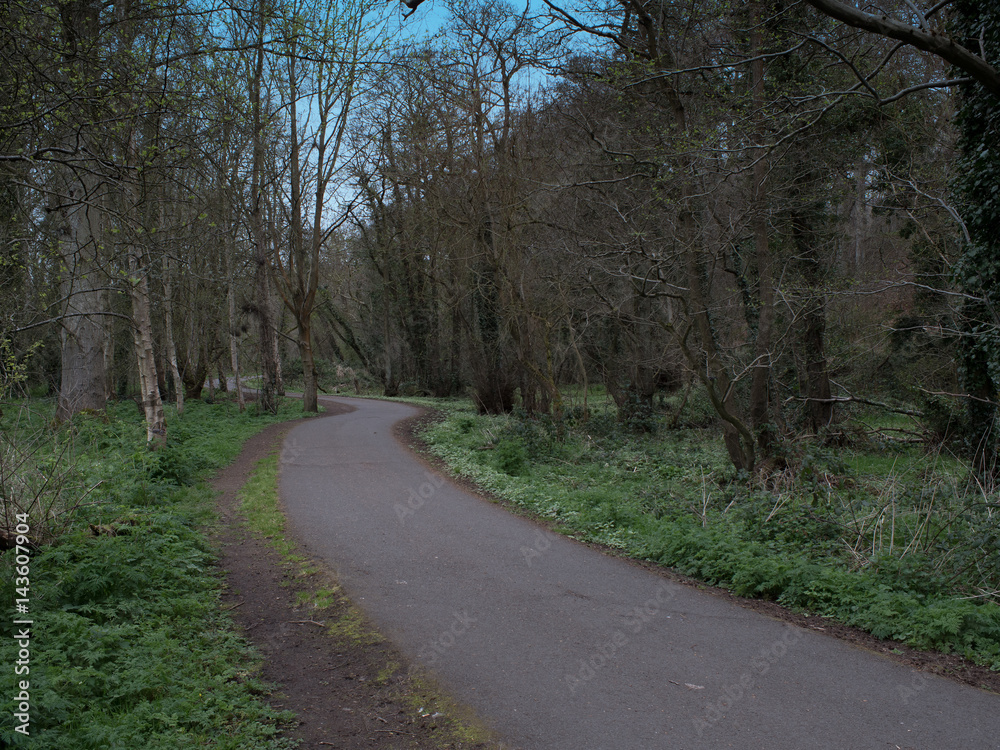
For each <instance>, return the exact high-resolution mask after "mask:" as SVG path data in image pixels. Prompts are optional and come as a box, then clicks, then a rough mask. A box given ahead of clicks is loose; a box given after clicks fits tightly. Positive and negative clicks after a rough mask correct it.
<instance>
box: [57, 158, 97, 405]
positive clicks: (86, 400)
mask: <svg viewBox="0 0 1000 750" xmlns="http://www.w3.org/2000/svg"><path fill="white" fill-rule="evenodd" d="M95 183H96V180H95V179H94V178H93V177H91V176H89V175H87V174H81V175H80V177H79V178H78V179H76V180H74V181H73V182H71V183H70V187H69V189H68V191H67V195H66V196H65V197H64V198H63V201H64V204H63V207H62V208H61V209H60V219H61V223H60V228H59V253H60V256H61V258H62V263H63V267H64V272H63V279H62V284H61V291H62V296H63V298H64V299H65V307H64V310H63V320H62V331H61V355H62V365H61V376H60V378H61V380H60V387H59V404H58V407H57V409H56V419H57V420H59V421H63V420H66V419H69V418H70V417H72V416H73V415H74V414H76V413H77V412H80V411H84V410H94V411H100V410H102V409H104V407H105V405H106V404H107V388H108V385H107V371H106V351H105V346H106V342H107V333H106V331H105V330H104V325H103V324H102V322H101V316H102V314H103V313H105V312H106V308H107V304H106V299H105V293H104V289H103V287H104V276H103V272H102V270H101V263H100V247H101V239H102V237H101V235H102V231H101V230H102V222H103V211H102V209H101V208H100V206H99V205H98V203H99V201H100V197H99V196H98V194H97V190H96V188H95Z"/></svg>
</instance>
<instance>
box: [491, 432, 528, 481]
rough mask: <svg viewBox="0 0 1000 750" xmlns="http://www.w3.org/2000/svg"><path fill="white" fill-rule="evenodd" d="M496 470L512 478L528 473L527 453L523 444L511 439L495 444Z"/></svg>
mask: <svg viewBox="0 0 1000 750" xmlns="http://www.w3.org/2000/svg"><path fill="white" fill-rule="evenodd" d="M494 455H495V456H496V466H497V469H499V470H500V471H502V472H503V473H504V474H509V475H510V476H512V477H519V476H523V475H524V474H527V473H528V451H527V449H526V448H525V446H524V444H523V443H521V442H519V441H517V440H512V439H507V440H501V441H500V442H499V443H497V447H496V451H495V454H494Z"/></svg>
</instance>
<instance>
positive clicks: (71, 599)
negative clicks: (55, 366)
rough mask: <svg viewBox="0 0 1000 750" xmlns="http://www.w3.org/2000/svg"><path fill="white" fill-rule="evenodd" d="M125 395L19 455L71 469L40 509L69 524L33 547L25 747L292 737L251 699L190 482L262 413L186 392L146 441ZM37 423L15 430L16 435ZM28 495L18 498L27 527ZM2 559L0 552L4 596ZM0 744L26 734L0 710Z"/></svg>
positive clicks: (5, 560) (267, 741)
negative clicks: (189, 398)
mask: <svg viewBox="0 0 1000 750" xmlns="http://www.w3.org/2000/svg"><path fill="white" fill-rule="evenodd" d="M5 406H6V407H7V408H8V409H10V408H11V407H10V405H5ZM128 406H130V407H131V408H115V407H114V406H112V407H111V408H110V409H109V412H108V414H107V415H106V416H102V415H78V416H77V417H75V418H74V419H73V420H72V422H71V423H69V424H67V425H64V426H62V427H61V428H59V429H58V430H57V431H56V432H55V433H53V434H51V435H50V436H49V437H48V439H47V440H44V441H43V440H37V441H36V446H35V450H34V453H33V454H32V455H30V456H28V459H29V460H28V463H25V464H24V465H23V466H21V468H20V471H21V473H25V472H27V471H28V470H29V464H30V468H31V469H33V470H35V471H38V472H40V473H42V474H45V473H47V472H49V471H51V470H52V469H53V467H55V466H57V465H60V464H61V465H63V466H64V472H66V473H67V475H68V477H69V478H68V479H67V480H66V481H64V482H63V483H62V487H61V490H60V492H61V498H60V499H59V501H58V502H57V503H55V504H54V505H52V506H51V507H53V508H56V509H57V510H58V509H63V510H66V509H68V510H67V514H68V518H69V520H68V523H67V524H66V526H65V528H63V529H62V533H61V534H60V535H58V536H57V537H56V538H55V539H54V540H53V541H52V543H51V544H46V545H43V546H42V547H41V548H40V551H38V552H37V553H35V554H34V555H33V556H32V560H31V576H30V577H31V591H30V600H31V605H30V606H31V619H32V620H33V621H34V625H33V628H32V640H31V664H30V668H31V672H30V675H29V680H30V685H31V696H32V708H31V716H32V722H31V738H30V746H32V747H45V748H52V749H53V750H59V749H60V748H65V749H66V750H69V749H70V748H72V749H73V750H76V749H77V748H95V749H96V748H101V749H102V750H103V749H104V748H123V749H124V748H138V747H142V748H163V749H164V750H166V749H167V748H176V750H182V749H183V750H187V748H191V747H200V746H211V747H215V748H232V750H236V749H237V748H272V749H274V750H278V749H279V748H288V747H291V746H292V745H291V744H290V743H289V742H288V741H287V740H283V739H281V738H279V736H278V733H279V726H280V725H281V723H283V722H286V721H288V720H289V719H290V716H289V715H287V714H284V713H279V712H275V711H274V710H273V709H271V708H270V707H269V706H268V705H267V704H266V702H264V701H262V700H260V698H259V697H258V696H260V695H261V694H264V693H265V692H266V691H267V688H266V686H265V685H264V684H263V683H262V682H261V681H260V679H259V676H258V662H257V660H256V659H255V657H254V655H253V654H252V653H250V651H249V650H248V647H247V645H246V643H245V642H244V641H243V640H242V639H241V638H239V637H238V636H237V635H236V633H235V632H234V631H233V628H232V625H231V622H230V621H229V620H228V618H227V617H226V616H224V615H223V614H222V612H221V611H220V608H219V594H220V582H219V579H218V577H217V573H216V570H215V568H214V555H213V552H212V550H211V548H210V546H209V544H208V542H207V540H206V538H205V535H204V532H203V530H202V529H203V526H204V524H205V523H206V522H207V521H209V520H211V507H212V501H213V496H212V493H211V491H210V490H209V489H208V487H207V486H206V485H204V484H203V483H202V482H201V480H202V478H203V477H204V476H205V473H206V471H207V470H208V469H210V468H216V467H219V466H221V465H223V464H224V463H225V461H227V460H228V459H229V458H231V457H232V456H233V455H234V454H235V453H236V452H237V451H238V450H239V446H240V444H241V443H242V441H243V439H245V438H246V437H247V436H249V435H250V434H252V433H253V432H254V431H256V430H258V429H260V428H261V427H263V426H264V425H265V424H267V423H268V422H269V421H273V420H267V419H258V420H253V419H251V418H250V417H249V416H248V415H246V414H240V413H239V412H238V411H237V410H236V409H235V408H228V406H214V407H209V406H207V405H204V404H197V403H194V402H193V403H191V404H189V409H188V411H187V413H186V414H185V416H184V418H183V420H180V419H177V418H176V416H174V417H173V418H172V419H171V420H170V424H171V425H172V429H171V434H170V440H171V443H170V447H169V449H168V450H167V451H162V452H160V453H150V452H149V451H148V450H147V449H146V448H145V435H144V430H143V426H142V422H141V415H139V414H138V412H137V410H136V409H135V408H134V405H131V404H128ZM283 417H285V418H287V412H286V413H285V414H284V415H283ZM37 423H38V418H37V417H32V419H31V420H28V419H27V418H26V419H25V420H24V421H23V422H22V423H21V424H20V425H19V427H20V429H21V430H22V431H24V432H26V433H27V432H29V431H30V430H33V429H37V426H38V424H37ZM194 457H197V459H195V460H192V459H193V458H194ZM81 495H85V497H86V500H87V502H83V503H81V502H80V499H81V498H80V496H81ZM6 499H7V498H5V500H6ZM39 507H41V506H31V507H30V508H29V516H30V517H31V519H32V529H33V531H32V537H33V538H39V537H38V532H37V529H38V528H40V526H41V521H42V518H41V517H40V516H36V515H35V514H36V512H38V511H39ZM45 507H48V506H45ZM90 524H94V527H93V528H94V529H96V530H97V532H98V533H97V534H95V533H94V531H93V530H92V529H91V528H90ZM13 563H14V560H13V558H12V556H11V555H10V554H5V555H2V556H0V568H2V569H3V570H2V573H0V596H2V597H3V599H4V601H7V602H12V601H13V600H14V576H13V575H12V573H13V571H12V570H11V567H12V566H13ZM12 619H13V618H12V617H8V618H6V621H5V624H4V625H3V626H2V633H0V635H2V636H3V638H2V642H0V660H2V661H3V662H4V663H5V664H11V663H13V661H14V659H15V658H16V657H15V651H14V649H15V648H16V644H15V642H14V640H13V638H11V637H10V636H11V635H12V634H13V633H12V630H11V629H12V627H13V626H12V625H11V624H10V622H11V620H12ZM14 678H15V675H14V673H13V671H12V670H5V671H4V672H3V674H2V675H0V690H2V691H3V693H4V694H5V695H14V694H15V691H14V682H13V680H14ZM21 679H23V677H22V678H21ZM0 745H4V746H11V747H19V746H22V745H24V746H29V744H27V743H25V738H24V737H23V736H22V735H20V734H18V733H16V732H14V725H13V717H12V715H11V713H9V712H8V713H6V714H4V715H3V716H2V717H0Z"/></svg>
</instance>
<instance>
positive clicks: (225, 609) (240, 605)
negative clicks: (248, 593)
mask: <svg viewBox="0 0 1000 750" xmlns="http://www.w3.org/2000/svg"><path fill="white" fill-rule="evenodd" d="M246 603H247V601H246V599H244V600H243V601H241V602H240V603H239V604H234V605H232V606H231V607H223V608H222V611H223V612H231V611H232V610H234V609H236V608H237V607H242V606H243V605H244V604H246Z"/></svg>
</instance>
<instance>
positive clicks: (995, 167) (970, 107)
mask: <svg viewBox="0 0 1000 750" xmlns="http://www.w3.org/2000/svg"><path fill="white" fill-rule="evenodd" d="M951 18H952V22H953V24H954V27H955V32H956V33H957V34H958V35H959V38H968V39H970V40H974V41H972V44H973V47H972V49H983V50H985V51H986V52H984V54H985V55H986V57H987V62H989V63H991V64H993V65H997V64H998V63H1000V57H998V52H997V49H998V48H1000V9H998V8H997V6H996V4H995V3H980V2H975V1H974V0H961V1H960V2H957V3H956V4H955V8H954V11H953V13H952V16H951ZM961 102H962V103H961V108H960V110H959V113H958V118H957V120H958V125H959V128H960V130H961V136H960V138H959V143H958V145H959V148H960V158H959V160H958V165H957V170H956V175H957V177H956V180H955V188H956V191H957V193H958V195H959V197H960V202H961V209H962V217H963V219H964V221H965V225H966V227H967V229H968V232H969V237H970V242H969V243H967V246H966V249H965V253H964V255H963V257H962V258H961V260H960V262H959V263H958V264H957V266H956V268H955V278H956V280H957V282H958V284H959V287H960V288H961V290H962V291H963V292H965V293H966V294H967V295H970V296H969V297H968V298H966V300H965V303H964V305H963V310H962V314H963V333H964V334H965V335H964V336H963V337H962V346H961V361H960V370H961V374H962V380H963V385H964V387H965V389H966V392H967V393H970V394H972V395H973V396H975V397H977V398H976V399H970V400H969V403H968V431H967V435H966V442H967V444H968V453H969V455H970V456H972V457H973V460H974V461H975V462H976V464H977V468H978V469H979V470H980V471H981V472H984V471H985V472H989V473H995V472H996V466H995V463H996V434H995V427H996V425H995V421H996V417H997V413H996V407H995V406H994V403H995V399H996V394H997V392H998V389H1000V332H998V331H997V326H996V322H995V316H994V314H993V310H994V309H995V307H996V299H995V298H996V293H997V289H998V288H1000V236H998V235H997V231H996V229H997V227H998V226H1000V149H998V148H997V145H998V143H1000V99H998V98H997V97H996V96H995V95H993V94H991V93H990V92H989V91H987V90H986V88H985V87H983V86H982V85H981V84H978V83H969V84H966V85H965V86H964V87H963V88H962V99H961Z"/></svg>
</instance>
